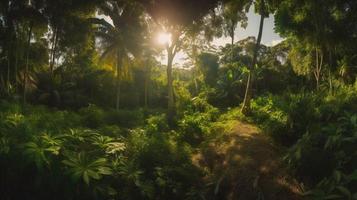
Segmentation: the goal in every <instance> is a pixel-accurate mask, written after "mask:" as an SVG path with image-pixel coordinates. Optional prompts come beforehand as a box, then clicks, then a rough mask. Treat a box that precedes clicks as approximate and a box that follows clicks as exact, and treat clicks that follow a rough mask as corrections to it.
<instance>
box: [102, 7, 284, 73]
mask: <svg viewBox="0 0 357 200" xmlns="http://www.w3.org/2000/svg"><path fill="white" fill-rule="evenodd" d="M247 16H248V26H247V28H246V29H242V28H241V27H240V26H239V28H237V30H236V33H235V41H238V40H241V39H244V38H246V37H248V36H255V37H257V35H258V30H259V22H260V16H259V15H257V14H255V13H254V11H253V9H250V11H249V12H248V14H247ZM99 17H103V18H104V19H105V20H107V21H109V22H110V21H111V20H110V19H109V18H108V17H105V16H99ZM230 40H231V39H230V38H227V37H222V38H216V39H215V40H214V41H213V42H212V44H213V45H215V46H217V47H218V46H224V45H225V44H227V43H230ZM282 40H283V39H282V38H281V37H279V35H278V34H277V33H275V31H274V16H273V15H270V17H269V18H266V19H265V20H264V29H263V36H262V43H263V44H265V45H267V46H273V45H276V44H278V43H279V42H281V41H282ZM185 58H186V55H185V53H183V52H179V53H178V54H177V55H176V57H175V59H174V65H176V66H178V67H180V66H182V64H183V63H184V62H185ZM160 62H161V63H162V64H166V63H167V58H166V56H162V57H161V58H160Z"/></svg>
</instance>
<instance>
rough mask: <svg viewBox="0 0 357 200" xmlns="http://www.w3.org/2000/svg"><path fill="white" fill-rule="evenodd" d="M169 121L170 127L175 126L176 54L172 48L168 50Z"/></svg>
mask: <svg viewBox="0 0 357 200" xmlns="http://www.w3.org/2000/svg"><path fill="white" fill-rule="evenodd" d="M167 57H168V59H167V95H168V102H167V120H168V123H169V125H173V122H174V115H175V102H174V91H173V85H172V82H173V78H172V62H173V59H174V54H173V52H172V48H169V49H168V54H167Z"/></svg>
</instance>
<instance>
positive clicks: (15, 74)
mask: <svg viewBox="0 0 357 200" xmlns="http://www.w3.org/2000/svg"><path fill="white" fill-rule="evenodd" d="M17 51H18V42H17V40H16V43H15V67H14V81H15V87H14V88H15V92H17V88H18V85H17V84H18V83H17V82H18V81H17V74H18V73H17V68H18V67H17V65H18V60H19V59H18V57H19V55H18V52H17Z"/></svg>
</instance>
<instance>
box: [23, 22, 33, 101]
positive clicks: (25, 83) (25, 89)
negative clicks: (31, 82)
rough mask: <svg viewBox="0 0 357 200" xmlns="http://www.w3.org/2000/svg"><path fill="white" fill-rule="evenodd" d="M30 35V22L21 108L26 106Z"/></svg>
mask: <svg viewBox="0 0 357 200" xmlns="http://www.w3.org/2000/svg"><path fill="white" fill-rule="evenodd" d="M31 34H32V22H31V23H30V27H29V31H28V36H27V48H26V49H27V50H26V65H25V73H24V83H23V84H24V91H23V106H25V105H26V95H27V86H28V85H27V82H28V80H27V79H28V74H29V54H30V45H31Z"/></svg>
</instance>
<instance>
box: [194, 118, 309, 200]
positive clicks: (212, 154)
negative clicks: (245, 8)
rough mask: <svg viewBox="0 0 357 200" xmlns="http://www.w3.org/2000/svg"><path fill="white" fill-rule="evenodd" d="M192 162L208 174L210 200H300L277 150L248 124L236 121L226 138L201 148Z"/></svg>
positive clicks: (297, 186) (268, 139) (299, 192)
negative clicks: (210, 184) (210, 185)
mask: <svg viewBox="0 0 357 200" xmlns="http://www.w3.org/2000/svg"><path fill="white" fill-rule="evenodd" d="M194 161H195V163H197V164H198V165H199V166H200V167H204V168H205V169H206V170H207V171H209V173H210V174H211V176H210V177H209V178H208V180H207V181H209V180H213V181H211V182H212V183H213V184H212V188H213V190H212V191H211V192H212V193H213V194H211V195H210V197H211V199H232V200H233V199H234V200H237V199H238V200H239V199H242V200H251V199H252V200H256V199H265V200H300V199H302V197H301V193H302V192H301V189H300V187H299V184H298V183H297V182H296V180H295V179H294V178H292V177H291V176H289V175H288V173H287V172H286V170H285V168H284V166H283V162H282V158H281V153H280V152H279V149H278V148H277V147H276V146H274V144H273V143H272V141H271V139H270V138H269V137H268V136H267V135H265V134H263V133H262V132H261V131H260V130H259V129H258V128H257V127H255V126H253V125H251V124H247V123H243V122H239V121H237V123H236V125H235V126H234V128H233V130H232V131H231V132H230V133H229V134H225V135H224V136H223V137H221V138H219V139H216V140H215V141H214V142H212V143H210V144H209V145H208V147H206V148H203V150H202V152H200V154H198V155H196V156H195V157H194Z"/></svg>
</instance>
